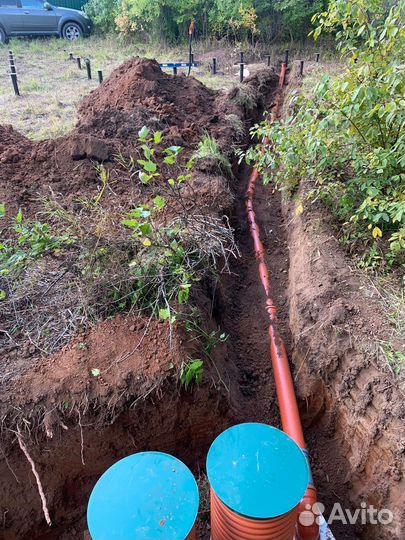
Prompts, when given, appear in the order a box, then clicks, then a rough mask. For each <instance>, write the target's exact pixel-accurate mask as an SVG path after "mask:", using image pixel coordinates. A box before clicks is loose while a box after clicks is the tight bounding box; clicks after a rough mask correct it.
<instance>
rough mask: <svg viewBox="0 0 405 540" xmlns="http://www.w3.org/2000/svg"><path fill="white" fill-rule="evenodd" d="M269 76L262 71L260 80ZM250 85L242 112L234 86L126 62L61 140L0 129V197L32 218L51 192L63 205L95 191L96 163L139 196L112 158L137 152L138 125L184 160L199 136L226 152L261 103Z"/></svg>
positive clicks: (121, 190)
mask: <svg viewBox="0 0 405 540" xmlns="http://www.w3.org/2000/svg"><path fill="white" fill-rule="evenodd" d="M274 78H275V76H274V73H272V72H271V71H269V70H267V71H266V75H265V79H266V80H267V83H269V82H270V81H271V80H273V79H274ZM256 84H257V81H252V82H251V83H249V82H248V83H247V84H246V85H244V89H245V92H246V93H247V94H248V95H249V96H250V98H249V103H248V105H249V107H248V109H246V107H245V106H244V104H243V99H240V96H241V92H242V90H240V89H238V90H237V91H236V92H233V94H232V92H231V93H230V94H229V95H226V94H225V93H224V92H220V91H214V90H211V89H209V88H207V87H205V86H204V85H203V84H202V83H200V82H199V81H197V80H196V79H194V78H193V77H185V76H184V75H179V76H177V77H173V76H171V75H168V74H166V73H163V72H162V71H161V69H160V67H159V65H158V64H157V62H155V61H154V60H145V59H141V58H135V59H133V60H130V61H129V62H127V63H125V64H123V65H122V66H121V67H119V68H118V69H116V70H115V71H114V72H113V73H112V74H111V76H110V77H109V78H108V79H107V80H105V81H104V82H103V84H102V85H100V86H99V87H98V88H97V89H96V90H94V91H93V92H92V93H91V94H90V95H89V96H87V97H86V98H85V99H84V100H83V101H82V103H81V105H80V108H79V120H78V126H77V128H76V129H75V130H73V131H72V132H71V133H69V134H68V135H67V136H66V137H62V138H59V139H56V140H49V141H40V142H35V141H30V140H29V139H27V138H26V137H24V136H23V135H21V134H19V133H17V132H16V131H15V130H14V129H13V128H12V127H11V126H0V163H1V165H2V170H1V175H0V201H1V202H4V203H6V204H7V206H8V207H9V209H10V210H11V212H14V213H15V212H17V210H18V208H22V210H23V211H25V212H26V213H27V215H31V216H32V215H34V214H35V212H36V211H37V210H38V209H39V208H40V207H41V204H39V203H38V200H39V199H44V198H49V197H50V196H51V195H52V196H55V197H56V198H57V199H58V200H59V201H60V202H61V204H62V205H63V206H69V205H71V204H72V202H73V201H74V200H75V199H77V198H78V197H81V198H83V197H87V196H89V195H90V194H93V195H94V192H95V191H97V186H99V185H100V179H99V176H98V174H97V171H96V168H95V166H96V165H97V164H98V163H104V164H105V166H106V168H107V169H108V170H109V174H110V180H111V182H112V183H114V182H117V186H115V188H114V192H115V193H116V194H117V195H118V196H119V197H122V198H124V197H125V200H126V201H127V200H130V201H131V200H133V199H135V198H136V197H139V189H138V186H134V185H133V184H130V185H128V184H125V185H123V183H122V177H123V175H124V174H125V170H123V168H122V167H120V166H119V165H118V164H117V162H116V160H115V156H117V155H120V156H122V157H123V158H124V160H129V159H130V158H131V157H132V156H134V155H136V153H137V151H138V149H139V146H140V143H139V141H138V132H139V130H140V129H141V128H142V127H143V126H145V125H146V126H147V127H149V128H150V129H151V130H152V131H158V130H159V131H161V132H162V133H163V137H164V143H165V145H166V146H170V145H178V146H182V147H184V150H185V151H184V156H185V157H187V156H189V155H190V153H191V151H192V150H193V149H195V148H196V146H197V144H198V142H199V140H200V139H201V137H202V136H203V135H204V134H205V133H209V134H210V135H211V136H213V137H215V138H216V139H217V141H218V143H219V146H220V147H221V149H222V150H223V151H224V152H225V153H229V152H231V151H232V148H233V147H234V144H235V140H240V138H241V133H242V136H243V130H244V122H246V120H247V118H248V117H250V115H251V114H254V113H255V111H257V108H258V107H260V103H259V98H258V94H257V95H256V101H255V98H254V97H253V99H252V92H253V90H252V88H254V87H255V86H256ZM260 91H262V89H260Z"/></svg>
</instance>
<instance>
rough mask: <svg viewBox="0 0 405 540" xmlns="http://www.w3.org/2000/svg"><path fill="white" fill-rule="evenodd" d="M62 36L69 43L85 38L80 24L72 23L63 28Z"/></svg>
mask: <svg viewBox="0 0 405 540" xmlns="http://www.w3.org/2000/svg"><path fill="white" fill-rule="evenodd" d="M62 36H63V37H64V38H65V39H68V40H69V41H75V40H76V39H79V38H81V37H83V30H82V29H81V27H80V26H79V25H78V24H76V23H74V22H70V23H67V24H65V26H64V27H63V31H62Z"/></svg>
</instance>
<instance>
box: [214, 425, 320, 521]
mask: <svg viewBox="0 0 405 540" xmlns="http://www.w3.org/2000/svg"><path fill="white" fill-rule="evenodd" d="M207 474H208V479H209V482H210V484H211V487H212V489H213V490H214V492H215V493H216V494H217V496H218V497H219V498H220V499H221V501H222V502H223V503H224V504H225V505H226V506H228V507H229V508H230V509H231V510H233V511H234V512H236V513H238V514H241V515H243V516H245V517H250V518H252V519H271V518H275V517H278V516H282V515H284V514H286V513H287V512H290V511H291V510H292V509H293V508H295V507H296V506H297V504H298V503H299V502H300V501H301V499H302V498H303V496H304V494H305V492H306V490H307V487H308V482H309V467H308V463H307V460H306V457H305V455H304V453H303V451H302V450H301V449H300V448H299V446H298V445H297V444H296V443H295V442H294V441H293V440H292V439H291V438H290V437H289V436H288V435H286V434H285V433H283V432H282V431H280V430H279V429H276V428H274V427H271V426H268V425H265V424H254V423H251V424H239V425H237V426H233V427H231V428H229V429H227V430H226V431H224V432H223V433H221V435H219V436H218V437H217V438H216V439H215V441H214V442H213V443H212V445H211V448H210V450H209V453H208V458H207Z"/></svg>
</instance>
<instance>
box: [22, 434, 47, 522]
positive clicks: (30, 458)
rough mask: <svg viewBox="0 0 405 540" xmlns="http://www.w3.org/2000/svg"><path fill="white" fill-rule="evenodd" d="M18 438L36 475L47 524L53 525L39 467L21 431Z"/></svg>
mask: <svg viewBox="0 0 405 540" xmlns="http://www.w3.org/2000/svg"><path fill="white" fill-rule="evenodd" d="M17 440H18V444H19V445H20V448H21V450H22V451H23V452H24V455H25V457H26V458H27V460H28V463H29V464H30V465H31V470H32V474H33V475H34V476H35V480H36V481H37V486H38V493H39V496H40V497H41V501H42V511H43V513H44V517H45V521H46V522H47V524H48V525H49V527H50V526H51V525H52V521H51V518H50V516H49V511H48V507H47V504H46V497H45V493H44V490H43V488H42V484H41V479H40V478H39V474H38V472H37V469H36V467H35V463H34V460H33V459H32V457H31V456H30V454H29V452H28V450H27V447H26V446H25V444H24V441H23V439H22V437H21V435H20V433H17Z"/></svg>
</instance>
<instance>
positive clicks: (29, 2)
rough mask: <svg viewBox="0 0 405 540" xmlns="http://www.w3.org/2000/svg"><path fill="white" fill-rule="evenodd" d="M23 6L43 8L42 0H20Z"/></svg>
mask: <svg viewBox="0 0 405 540" xmlns="http://www.w3.org/2000/svg"><path fill="white" fill-rule="evenodd" d="M22 5H23V8H37V9H43V7H44V3H43V2H42V0H22Z"/></svg>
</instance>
